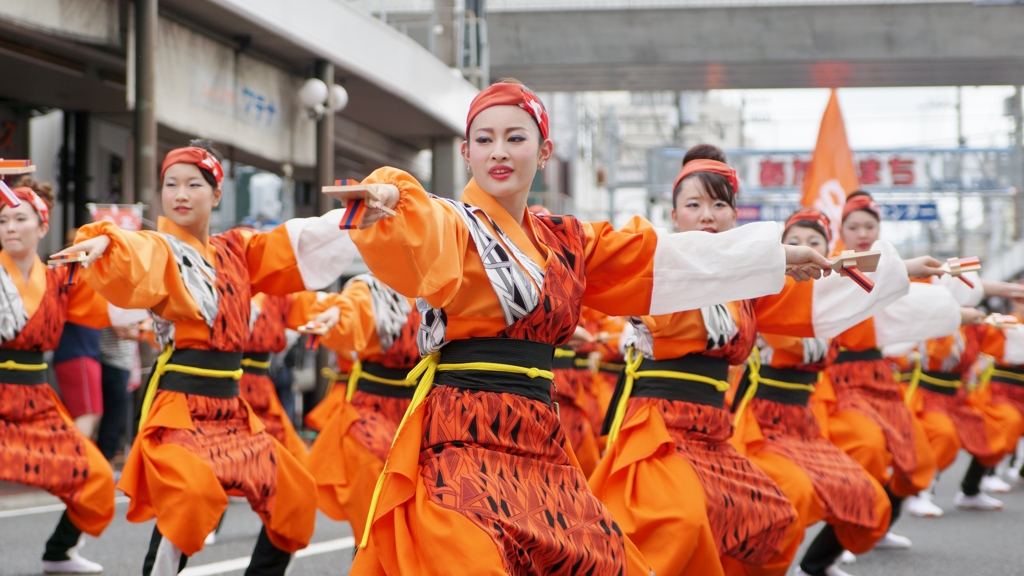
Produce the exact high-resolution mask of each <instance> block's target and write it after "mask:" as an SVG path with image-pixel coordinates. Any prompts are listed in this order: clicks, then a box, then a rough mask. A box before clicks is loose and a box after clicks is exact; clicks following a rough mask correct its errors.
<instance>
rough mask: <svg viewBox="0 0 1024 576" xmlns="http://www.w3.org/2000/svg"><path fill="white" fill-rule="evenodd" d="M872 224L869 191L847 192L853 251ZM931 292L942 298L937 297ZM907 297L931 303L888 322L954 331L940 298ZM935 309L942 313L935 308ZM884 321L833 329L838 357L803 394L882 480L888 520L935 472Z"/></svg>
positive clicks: (870, 233) (900, 543)
mask: <svg viewBox="0 0 1024 576" xmlns="http://www.w3.org/2000/svg"><path fill="white" fill-rule="evenodd" d="M880 222H881V216H880V211H879V208H878V204H876V203H875V201H874V200H873V199H872V198H871V195H870V194H868V193H867V192H863V191H859V192H854V193H853V194H851V195H850V196H849V197H848V198H847V200H846V206H845V207H844V208H843V222H842V227H841V232H842V240H843V242H844V243H845V245H846V246H848V247H850V248H851V249H854V250H867V249H869V248H871V246H872V245H874V243H875V242H876V241H877V240H878V236H879V224H880ZM936 290H937V291H939V292H942V293H944V294H945V295H946V296H945V297H942V296H939V295H938V294H937V293H935V292H934V291H936ZM912 291H915V292H914V293H915V294H916V293H917V291H928V292H930V293H933V294H934V296H933V297H935V298H939V299H942V300H945V301H947V302H952V303H953V304H954V305H955V304H956V301H955V300H953V299H952V295H951V294H950V293H949V291H948V290H946V289H944V288H941V287H937V286H928V285H925V284H918V283H914V286H913V288H912ZM914 298H915V299H916V300H918V301H919V302H920V303H921V304H924V305H926V306H935V310H934V311H933V310H928V308H925V311H923V312H909V311H899V312H898V313H896V314H894V315H893V317H892V318H891V320H895V321H896V322H895V325H897V326H901V325H906V324H917V325H918V326H917V327H916V329H917V330H919V331H920V333H921V334H925V335H927V337H935V336H940V335H943V334H949V333H951V332H954V331H955V330H956V329H957V327H958V326H959V324H960V322H959V312H957V313H956V314H955V315H956V319H955V321H954V318H953V317H952V315H951V314H950V313H949V312H948V308H949V304H948V303H946V304H942V305H941V308H940V307H939V305H938V304H933V305H930V304H928V300H927V299H926V298H925V297H923V296H920V295H918V296H914ZM939 310H942V311H944V312H941V313H936V311H939ZM957 310H959V308H957ZM892 325H893V324H892V323H891V322H889V321H886V322H879V318H873V319H869V320H867V321H865V322H862V323H861V324H859V325H857V326H854V327H853V328H851V329H849V330H847V331H846V332H844V333H842V334H841V335H839V336H838V337H837V338H836V343H837V344H838V346H839V347H840V352H839V355H838V356H837V357H836V360H835V362H834V363H833V364H832V365H830V366H829V367H828V369H827V370H826V371H825V376H826V377H825V378H824V379H823V381H822V382H821V383H820V384H819V385H818V387H817V389H816V391H815V393H814V395H813V396H812V398H811V401H812V405H813V404H814V403H820V404H821V406H820V407H819V409H818V410H817V411H816V413H818V414H821V415H823V416H825V417H826V418H827V422H825V423H823V428H825V430H826V432H827V434H828V437H829V439H830V440H831V441H832V442H833V443H834V444H835V445H837V446H839V448H841V449H842V450H843V451H844V452H846V453H847V454H849V455H850V456H852V457H853V459H854V460H856V461H857V462H859V463H860V464H861V466H863V467H864V468H865V469H866V470H867V471H868V473H870V474H871V476H873V477H874V478H875V479H876V480H878V482H879V483H881V484H882V485H883V486H885V489H886V492H887V493H888V494H889V500H890V502H891V503H892V515H891V517H890V526H891V525H892V524H893V523H895V522H896V520H897V519H898V518H899V515H900V510H901V506H902V503H903V499H904V498H906V497H907V496H910V495H913V494H916V493H918V492H920V491H921V490H924V489H925V488H927V487H928V485H929V483H930V482H931V479H932V477H933V476H934V475H935V458H934V457H933V456H932V452H931V448H930V447H929V446H928V438H927V436H926V435H925V433H924V429H923V428H922V427H921V423H920V422H918V421H917V419H916V418H915V417H914V416H913V414H912V413H911V411H910V410H909V409H908V408H907V406H906V404H905V403H904V402H903V398H902V396H901V393H900V388H899V385H898V384H897V382H896V379H895V378H894V376H893V369H892V366H891V365H890V364H889V363H888V362H887V361H886V360H885V359H884V358H883V357H882V353H881V350H880V348H879V342H885V341H888V342H894V341H896V340H894V339H892V338H890V337H889V332H888V331H889V330H891V329H892ZM904 340H906V339H904ZM875 547H876V548H882V549H900V548H902V549H905V548H909V547H910V540H909V539H907V538H905V537H903V536H898V535H895V534H893V533H892V532H887V533H886V535H885V536H883V537H882V539H881V540H880V541H879V542H878V543H877V544H876V546H875Z"/></svg>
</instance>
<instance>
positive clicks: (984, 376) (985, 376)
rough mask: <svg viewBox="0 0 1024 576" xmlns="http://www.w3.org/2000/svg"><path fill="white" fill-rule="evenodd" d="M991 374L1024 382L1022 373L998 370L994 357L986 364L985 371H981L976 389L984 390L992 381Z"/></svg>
mask: <svg viewBox="0 0 1024 576" xmlns="http://www.w3.org/2000/svg"><path fill="white" fill-rule="evenodd" d="M993 376H999V377H1000V378H1008V379H1010V380H1016V381H1017V382H1021V383H1024V374H1017V373H1016V372H1008V371H1006V370H1000V369H998V368H996V363H995V359H993V360H992V363H990V364H989V365H988V368H985V371H984V372H982V373H981V380H980V381H979V382H978V390H984V387H985V386H988V385H989V384H990V383H991V382H992V377H993Z"/></svg>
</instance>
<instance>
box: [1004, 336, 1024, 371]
mask: <svg viewBox="0 0 1024 576" xmlns="http://www.w3.org/2000/svg"><path fill="white" fill-rule="evenodd" d="M1003 335H1004V336H1005V337H1006V342H1004V343H1003V357H1002V358H1000V360H1002V361H1003V362H1005V363H1006V364H1014V365H1016V364H1024V328H1004V329H1003Z"/></svg>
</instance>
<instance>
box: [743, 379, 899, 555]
mask: <svg viewBox="0 0 1024 576" xmlns="http://www.w3.org/2000/svg"><path fill="white" fill-rule="evenodd" d="M733 444H734V445H736V446H737V447H738V448H739V450H740V452H741V453H744V454H746V455H747V456H748V457H749V458H750V459H751V460H752V461H753V462H754V463H755V464H757V465H758V467H759V468H761V469H762V470H764V471H765V473H766V474H768V476H770V477H771V478H772V479H773V480H775V482H776V483H778V485H779V487H781V488H782V491H783V492H785V494H786V496H787V497H788V498H789V499H790V502H792V503H793V506H794V507H795V508H796V510H797V513H798V514H799V516H800V520H801V523H802V529H801V531H800V540H802V539H803V530H804V529H806V528H808V527H810V526H811V525H813V524H815V523H817V522H819V521H822V520H824V521H825V522H827V523H829V524H832V525H833V526H834V527H835V530H836V536H837V537H838V538H839V541H840V542H841V543H842V544H843V547H844V548H846V549H847V550H850V551H851V552H854V553H855V554H862V553H864V552H867V551H868V550H871V549H872V548H873V547H874V545H875V543H877V542H878V540H879V539H880V538H882V536H884V535H885V532H886V531H887V530H888V527H889V517H890V515H891V513H892V507H891V505H890V503H889V498H888V496H887V495H886V493H885V489H884V488H882V485H881V484H879V483H878V481H877V480H875V479H874V478H872V477H871V475H870V474H868V473H867V471H865V470H864V468H863V467H862V466H861V465H860V464H858V463H857V462H856V461H855V460H854V459H853V458H851V457H850V456H849V455H848V454H846V453H845V452H843V451H842V450H840V449H839V448H837V447H836V446H835V445H834V444H832V443H831V442H829V441H828V440H826V439H825V438H824V437H822V435H821V429H820V427H819V426H818V423H817V420H816V419H815V417H814V414H812V413H811V410H810V409H809V408H807V407H806V406H796V405H786V404H782V403H778V402H771V401H768V400H763V399H761V398H754V399H753V400H751V402H750V405H749V406H748V409H747V411H745V412H744V413H743V414H742V415H741V417H740V420H739V422H737V425H736V432H735V433H734V434H733ZM798 543H799V541H798Z"/></svg>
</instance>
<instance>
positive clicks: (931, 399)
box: [916, 387, 999, 459]
mask: <svg viewBox="0 0 1024 576" xmlns="http://www.w3.org/2000/svg"><path fill="white" fill-rule="evenodd" d="M916 393H917V394H920V395H921V397H922V399H923V400H924V411H925V412H938V413H940V414H944V415H946V416H947V417H948V418H949V419H950V420H952V421H953V425H954V426H955V427H956V432H957V435H958V436H959V437H960V444H961V445H962V446H963V448H964V450H967V452H968V453H970V454H971V455H972V456H977V457H978V458H982V459H984V458H989V457H992V456H995V455H996V454H998V453H999V451H998V450H993V449H992V443H990V442H989V440H988V435H987V434H986V433H985V420H984V418H983V417H982V413H981V412H980V411H979V410H978V409H977V408H974V407H973V406H970V405H969V404H968V403H967V394H966V391H965V390H964V389H963V388H961V389H960V390H957V393H956V394H955V395H952V396H950V395H947V394H940V393H938V392H932V391H931V390H925V389H924V388H920V387H919V388H918V389H917V392H916Z"/></svg>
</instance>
